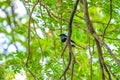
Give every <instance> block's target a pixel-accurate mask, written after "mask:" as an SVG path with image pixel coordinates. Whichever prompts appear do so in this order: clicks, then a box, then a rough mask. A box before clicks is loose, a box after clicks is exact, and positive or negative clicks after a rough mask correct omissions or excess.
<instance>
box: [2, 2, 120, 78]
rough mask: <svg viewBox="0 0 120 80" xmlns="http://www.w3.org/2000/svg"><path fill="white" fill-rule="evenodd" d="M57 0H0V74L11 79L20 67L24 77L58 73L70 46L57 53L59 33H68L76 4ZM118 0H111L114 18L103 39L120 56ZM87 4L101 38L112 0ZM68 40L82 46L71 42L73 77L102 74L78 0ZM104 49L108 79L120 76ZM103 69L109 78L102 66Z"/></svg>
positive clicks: (61, 71) (95, 47)
mask: <svg viewBox="0 0 120 80" xmlns="http://www.w3.org/2000/svg"><path fill="white" fill-rule="evenodd" d="M61 1H62V0H40V1H37V0H29V1H24V0H22V1H19V0H16V1H11V0H1V1H0V5H1V6H0V17H1V18H0V36H1V37H0V39H1V41H0V61H1V62H0V64H1V65H0V76H1V77H0V80H4V79H6V80H13V79H14V78H15V75H16V74H17V73H21V69H23V70H24V71H25V73H26V76H27V79H28V80H34V79H35V77H37V78H38V79H39V80H58V79H59V77H60V75H61V74H62V73H63V71H64V70H65V68H66V65H67V63H68V60H69V54H68V49H66V51H65V52H64V59H63V58H61V53H62V50H63V48H64V46H65V43H61V42H60V38H59V34H61V33H65V34H67V33H68V27H67V26H68V21H69V18H70V14H71V11H72V8H73V4H74V0H63V1H62V2H61ZM119 3H120V2H119V1H118V0H114V1H113V2H112V4H113V5H112V19H111V22H110V24H109V26H108V28H107V30H106V32H105V36H104V40H103V41H104V42H105V43H106V44H108V45H109V47H110V48H111V50H112V51H113V53H114V54H115V55H116V56H117V57H118V58H119V59H120V57H119V56H120V54H119V53H120V45H119V41H120V31H119V30H120V27H119V24H120V21H119V20H120V19H119V16H120V15H119V13H120V6H119V5H118V4H119ZM19 6H20V7H22V10H23V12H22V11H19V10H20V8H18V7H19ZM88 7H89V8H88V10H89V16H90V19H91V21H92V24H93V26H94V29H95V31H96V33H97V35H98V36H99V37H100V39H102V38H103V37H102V35H103V32H104V30H105V27H106V26H107V23H108V21H109V18H110V1H109V0H88ZM30 13H32V14H30ZM30 17H31V19H30ZM29 22H30V23H29ZM29 27H30V54H29V46H28V43H29V42H28V35H29V33H28V31H29V29H28V28H29ZM72 40H74V41H75V42H76V43H77V45H81V46H83V47H84V48H85V49H82V48H79V47H75V48H73V49H72V50H73V54H74V56H75V59H76V63H75V66H74V75H73V79H74V80H83V79H85V80H91V77H92V80H97V79H98V78H99V80H102V78H101V73H100V64H99V58H98V51H97V46H96V44H95V41H94V38H93V36H92V35H91V34H89V32H88V29H87V25H86V22H85V18H84V11H83V3H81V1H79V4H78V7H77V11H76V14H75V16H74V19H73V25H72ZM101 46H102V45H101ZM102 51H103V57H104V60H105V63H106V65H107V68H108V70H109V72H110V75H111V77H112V80H114V79H119V78H120V74H119V72H120V66H118V65H117V63H116V62H115V61H114V59H113V58H112V57H111V56H110V54H109V52H108V51H107V50H106V49H105V48H104V47H102ZM91 60H92V63H91ZM27 61H28V63H27ZM91 64H92V65H91ZM71 66H72V64H71V65H70V67H69V70H68V71H67V75H66V78H67V80H69V79H70V76H71V69H72V67H71ZM91 67H92V70H91ZM91 72H92V75H91V74H90V73H91ZM104 72H105V75H106V77H107V78H108V75H107V73H106V71H105V70H104ZM31 73H32V74H31ZM34 75H35V76H34ZM61 80H63V78H62V79H61Z"/></svg>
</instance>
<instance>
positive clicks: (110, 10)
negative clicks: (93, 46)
mask: <svg viewBox="0 0 120 80" xmlns="http://www.w3.org/2000/svg"><path fill="white" fill-rule="evenodd" d="M111 19H112V0H110V19H109V21H108V23H107V25H106V27H105V29H104V32H103V35H102V36H103V38H102V40H103V39H104V36H105V34H106V30H107V28H108V26H109V24H110V22H111Z"/></svg>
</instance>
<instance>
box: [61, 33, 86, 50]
mask: <svg viewBox="0 0 120 80" xmlns="http://www.w3.org/2000/svg"><path fill="white" fill-rule="evenodd" d="M59 36H60V39H61V42H66V40H67V35H65V34H60V35H59ZM70 41H71V43H73V44H72V46H73V47H75V45H76V46H78V47H81V48H83V49H85V48H84V47H82V46H79V45H77V44H76V43H75V42H74V41H73V40H70Z"/></svg>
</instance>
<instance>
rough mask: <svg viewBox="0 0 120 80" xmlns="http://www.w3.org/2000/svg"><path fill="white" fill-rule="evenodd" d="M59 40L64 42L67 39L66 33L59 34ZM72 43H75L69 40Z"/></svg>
mask: <svg viewBox="0 0 120 80" xmlns="http://www.w3.org/2000/svg"><path fill="white" fill-rule="evenodd" d="M60 38H61V42H65V41H66V40H67V35H65V34H60ZM71 42H72V43H75V42H74V41H73V40H71Z"/></svg>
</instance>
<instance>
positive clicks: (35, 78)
mask: <svg viewBox="0 0 120 80" xmlns="http://www.w3.org/2000/svg"><path fill="white" fill-rule="evenodd" d="M38 3H39V0H38V1H37V2H36V3H35V5H34V6H33V8H32V11H31V12H30V14H29V23H28V57H27V61H26V68H27V70H28V72H29V73H30V74H31V76H32V77H33V78H34V80H38V78H37V76H36V75H34V74H33V73H32V71H31V70H30V69H29V67H28V61H29V59H30V56H31V48H30V40H31V39H30V30H31V25H30V23H31V19H32V13H33V11H34V9H35V7H36V5H37V4H38Z"/></svg>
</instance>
